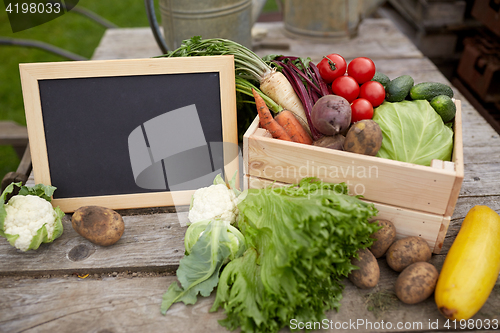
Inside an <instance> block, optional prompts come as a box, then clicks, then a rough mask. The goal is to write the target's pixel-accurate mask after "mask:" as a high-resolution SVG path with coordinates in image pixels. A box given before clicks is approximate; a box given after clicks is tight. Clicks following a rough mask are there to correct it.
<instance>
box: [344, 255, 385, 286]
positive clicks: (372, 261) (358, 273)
mask: <svg viewBox="0 0 500 333" xmlns="http://www.w3.org/2000/svg"><path fill="white" fill-rule="evenodd" d="M358 256H359V259H357V258H353V259H352V260H351V264H353V265H355V266H358V267H359V269H356V270H353V271H352V272H351V274H349V280H350V281H351V282H352V283H353V284H354V285H355V286H356V287H358V288H362V289H367V288H373V287H375V286H376V285H377V283H378V280H379V279H380V267H379V266H378V262H377V259H376V258H375V257H374V256H373V254H372V253H371V252H370V250H368V249H362V250H359V251H358Z"/></svg>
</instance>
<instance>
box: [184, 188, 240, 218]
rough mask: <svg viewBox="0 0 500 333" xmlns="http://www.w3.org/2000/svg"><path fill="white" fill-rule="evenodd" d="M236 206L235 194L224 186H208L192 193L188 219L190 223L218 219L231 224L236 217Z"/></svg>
mask: <svg viewBox="0 0 500 333" xmlns="http://www.w3.org/2000/svg"><path fill="white" fill-rule="evenodd" d="M237 204H238V199H237V197H236V194H235V193H234V191H233V190H231V189H229V188H228V187H227V186H226V185H225V184H214V185H210V186H208V187H203V188H200V189H198V190H196V191H195V192H194V194H193V199H192V202H191V209H190V210H189V215H188V218H189V221H191V223H195V222H198V221H204V220H211V219H214V218H220V219H221V220H224V221H227V222H228V223H231V224H232V223H234V222H235V221H236V217H237V216H238V206H237Z"/></svg>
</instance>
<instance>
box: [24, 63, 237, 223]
mask: <svg viewBox="0 0 500 333" xmlns="http://www.w3.org/2000/svg"><path fill="white" fill-rule="evenodd" d="M19 69H20V76H21V83H22V90H23V98H24V107H25V113H26V123H27V128H28V137H29V144H30V149H31V157H32V163H33V175H34V178H35V183H37V184H38V183H42V184H45V185H52V183H51V176H50V168H49V159H48V154H47V144H46V138H45V129H44V122H43V115H42V105H41V97H40V89H39V82H38V81H39V80H50V79H71V78H98V77H115V76H143V75H157V74H185V73H208V72H216V73H218V75H219V78H220V102H221V105H220V109H221V119H222V138H223V142H227V143H232V144H234V145H237V144H238V133H237V118H236V91H235V88H234V87H235V72H234V58H233V56H210V57H184V58H148V59H123V60H122V59H120V60H91V61H75V62H47V63H28V64H20V65H19ZM223 155H224V156H223V159H224V172H225V175H227V176H229V175H234V173H235V172H238V168H239V162H238V158H236V159H234V152H232V153H229V152H226V151H224V152H223ZM237 178H238V177H237ZM54 186H57V184H54ZM193 192H194V190H186V191H175V192H174V191H163V192H150V193H133V194H117V195H104V196H102V195H97V196H85V197H72V198H60V199H53V200H52V204H53V205H54V206H59V207H60V208H61V209H62V210H63V211H64V212H66V213H71V212H74V211H75V210H76V209H78V208H79V207H82V206H87V205H99V206H105V207H108V208H111V209H130V208H146V207H161V206H174V205H175V206H178V205H187V204H189V202H190V200H191V197H192V194H193ZM174 194H175V203H174V196H173V195H174Z"/></svg>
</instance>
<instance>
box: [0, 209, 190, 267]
mask: <svg viewBox="0 0 500 333" xmlns="http://www.w3.org/2000/svg"><path fill="white" fill-rule="evenodd" d="M184 208H185V209H184V211H181V212H179V214H181V215H184V216H183V218H181V219H180V220H181V221H184V220H185V219H186V215H187V207H184ZM143 211H144V210H141V211H140V212H143ZM123 220H124V222H125V232H124V234H123V236H122V238H121V239H120V240H119V241H118V242H117V243H116V244H114V245H112V246H109V247H101V246H98V245H94V244H92V243H91V242H90V241H88V240H86V239H85V238H83V237H82V236H80V235H79V234H77V233H76V231H75V230H74V229H73V227H72V226H71V218H70V215H68V214H67V215H66V216H65V217H64V219H63V228H64V232H63V234H62V236H61V237H59V238H58V239H56V240H55V241H54V242H53V243H49V244H42V245H41V246H40V248H39V249H38V250H36V251H28V252H21V251H19V250H17V249H16V248H14V247H13V246H11V245H10V244H9V243H8V242H7V240H6V239H5V238H3V237H1V238H0V275H16V274H17V275H41V274H56V273H57V274H71V273H73V272H77V273H82V274H86V273H94V272H113V271H117V272H121V271H125V270H138V271H148V270H155V271H173V270H175V269H177V266H178V265H179V260H180V259H181V258H182V257H183V256H184V233H185V231H186V229H187V227H186V226H185V225H181V224H180V222H179V219H178V217H177V214H176V213H161V214H151V215H134V216H123Z"/></svg>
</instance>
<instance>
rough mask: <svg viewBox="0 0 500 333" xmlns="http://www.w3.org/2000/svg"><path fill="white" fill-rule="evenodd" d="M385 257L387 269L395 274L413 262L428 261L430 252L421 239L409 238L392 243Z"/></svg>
mask: <svg viewBox="0 0 500 333" xmlns="http://www.w3.org/2000/svg"><path fill="white" fill-rule="evenodd" d="M385 257H386V258H387V264H388V265H389V267H391V268H392V269H393V270H395V271H396V272H401V271H402V270H403V269H405V268H406V267H408V266H410V265H411V264H413V263H415V262H420V261H429V260H430V259H431V257H432V252H431V249H430V247H429V244H427V242H426V241H425V240H424V239H423V238H421V237H417V236H411V237H406V238H402V239H399V240H397V241H395V242H394V243H392V245H391V246H390V247H389V249H388V250H387V252H386V254H385Z"/></svg>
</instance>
